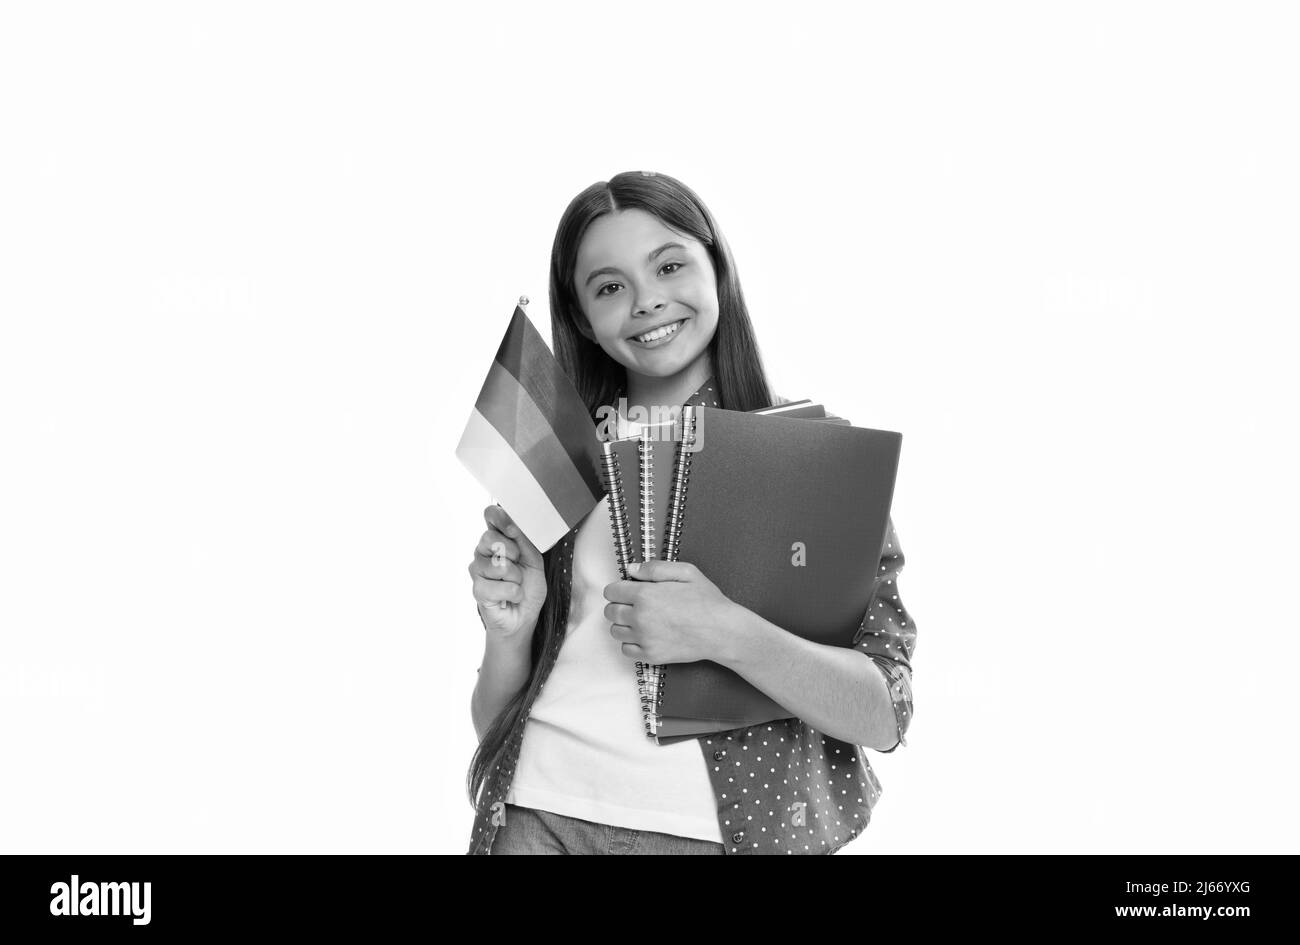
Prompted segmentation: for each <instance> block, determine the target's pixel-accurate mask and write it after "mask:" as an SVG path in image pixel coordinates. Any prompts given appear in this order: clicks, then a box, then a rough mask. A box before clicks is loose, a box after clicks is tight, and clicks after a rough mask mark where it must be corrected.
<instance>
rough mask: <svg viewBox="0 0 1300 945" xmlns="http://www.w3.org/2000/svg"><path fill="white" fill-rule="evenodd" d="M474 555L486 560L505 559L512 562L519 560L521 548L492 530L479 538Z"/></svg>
mask: <svg viewBox="0 0 1300 945" xmlns="http://www.w3.org/2000/svg"><path fill="white" fill-rule="evenodd" d="M474 553H475V554H477V555H482V556H483V557H485V558H492V557H503V558H507V559H508V560H510V561H518V560H519V546H518V545H517V544H515V542H513V541H512V540H510V539H509V538H507V537H506V536H505V535H503V534H501V533H500V532H499V531H496V530H495V529H491V528H489V529H488V530H487V531H485V532H484V533H483V536H482V537H481V538H479V540H478V545H476V546H475V548H474Z"/></svg>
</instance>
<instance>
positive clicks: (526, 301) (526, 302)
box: [519, 295, 528, 305]
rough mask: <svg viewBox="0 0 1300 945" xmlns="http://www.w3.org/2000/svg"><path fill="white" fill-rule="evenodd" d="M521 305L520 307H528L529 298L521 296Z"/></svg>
mask: <svg viewBox="0 0 1300 945" xmlns="http://www.w3.org/2000/svg"><path fill="white" fill-rule="evenodd" d="M519 304H520V305H527V304H528V296H526V295H521V296H519Z"/></svg>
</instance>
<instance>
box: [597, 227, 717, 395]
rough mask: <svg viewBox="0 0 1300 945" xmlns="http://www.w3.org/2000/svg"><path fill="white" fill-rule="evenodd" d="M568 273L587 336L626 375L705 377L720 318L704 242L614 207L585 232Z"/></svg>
mask: <svg viewBox="0 0 1300 945" xmlns="http://www.w3.org/2000/svg"><path fill="white" fill-rule="evenodd" d="M573 281H574V288H575V290H576V291H577V295H578V299H579V301H580V302H581V304H582V310H583V313H584V314H585V315H586V317H587V321H588V323H589V325H590V332H591V338H592V340H593V341H595V342H596V344H598V345H600V347H601V348H602V349H603V350H604V351H605V353H606V354H608V355H609V356H610V357H611V358H613V359H614V360H615V361H617V362H618V363H619V364H621V365H623V367H625V368H626V369H627V370H628V372H629V378H628V380H629V382H632V380H633V378H632V377H631V376H630V375H632V374H639V375H641V376H643V377H646V378H665V379H666V378H672V377H675V376H678V375H683V376H684V377H689V378H690V379H692V380H694V381H696V382H697V383H703V381H704V379H705V378H706V377H707V376H708V374H709V372H710V367H709V360H708V347H709V342H710V341H711V340H712V339H713V333H714V331H715V330H716V328H717V326H718V281H717V276H716V273H715V272H714V269H713V260H712V259H710V258H709V251H708V249H707V247H705V246H704V244H703V243H700V242H699V241H698V240H695V239H692V238H691V237H689V236H685V235H684V234H681V233H678V232H676V231H675V230H671V229H669V228H668V227H667V226H666V225H664V223H663V222H662V221H661V220H660V219H659V218H658V217H656V216H655V215H654V214H652V213H648V212H647V211H645V210H640V209H629V210H618V211H615V212H613V213H608V214H606V215H604V216H602V217H599V218H597V219H596V220H595V221H593V222H592V224H591V225H590V226H589V227H588V228H587V231H586V233H584V234H583V237H582V242H581V244H580V245H579V247H578V261H577V266H576V269H575V271H574V274H573ZM647 335H648V337H647ZM687 386H690V384H689V382H688V383H687Z"/></svg>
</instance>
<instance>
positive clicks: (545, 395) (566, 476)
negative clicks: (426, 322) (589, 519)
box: [456, 300, 605, 551]
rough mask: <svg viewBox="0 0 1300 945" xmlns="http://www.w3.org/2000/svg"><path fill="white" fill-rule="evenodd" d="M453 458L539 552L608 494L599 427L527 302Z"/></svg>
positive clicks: (518, 311)
mask: <svg viewBox="0 0 1300 945" xmlns="http://www.w3.org/2000/svg"><path fill="white" fill-rule="evenodd" d="M521 301H522V300H521ZM456 456H457V458H458V459H460V461H461V462H462V463H464V464H465V468H466V469H468V470H469V471H470V473H472V474H473V476H474V478H475V479H477V480H478V481H479V482H480V483H482V484H483V486H484V487H485V488H486V489H487V490H488V492H490V493H491V494H492V496H493V498H494V499H495V500H496V501H498V502H500V503H501V506H502V507H503V508H504V509H505V510H506V511H507V512H508V513H510V517H511V518H512V519H514V521H515V524H516V525H518V526H519V527H520V528H521V529H522V530H523V533H524V534H525V535H527V536H528V539H529V541H531V542H532V543H533V544H534V545H536V546H537V549H538V551H546V550H548V549H549V548H551V546H553V545H554V544H555V543H556V542H557V541H559V540H560V539H561V538H563V537H564V536H565V535H566V534H568V532H569V530H570V529H571V528H573V527H574V526H575V525H577V524H578V523H579V522H581V521H582V519H583V518H585V517H586V515H587V513H588V512H590V511H591V510H592V509H593V508H595V507H596V504H597V503H599V502H600V500H601V499H602V498H604V496H605V489H604V487H603V486H602V485H601V482H600V476H599V474H598V473H597V463H598V462H599V457H600V441H599V439H598V438H597V436H596V426H595V423H594V422H593V420H592V418H591V415H590V413H589V412H588V410H587V406H586V404H584V403H583V401H582V398H581V397H580V396H578V391H577V389H576V388H575V387H574V386H573V382H572V381H571V380H569V376H568V375H567V374H565V373H564V371H563V369H562V368H561V367H560V365H559V362H557V361H556V360H555V357H554V355H552V354H551V349H550V348H548V347H547V346H546V342H544V341H543V340H542V336H541V335H540V334H538V333H537V329H536V328H534V327H533V323H532V322H530V321H529V320H528V316H527V315H525V314H524V310H523V307H522V305H518V306H515V314H514V317H513V318H511V319H510V327H509V328H507V329H506V333H505V337H504V338H502V339H501V347H500V348H498V349H497V355H496V358H495V359H494V360H493V362H492V367H491V368H490V369H489V370H488V376H487V380H485V381H484V382H483V389H482V390H481V391H479V395H478V400H477V401H476V402H475V404H474V409H473V410H472V411H471V412H470V415H469V422H468V423H466V424H465V432H464V433H463V434H462V435H461V438H460V444H459V445H458V446H457V447H456Z"/></svg>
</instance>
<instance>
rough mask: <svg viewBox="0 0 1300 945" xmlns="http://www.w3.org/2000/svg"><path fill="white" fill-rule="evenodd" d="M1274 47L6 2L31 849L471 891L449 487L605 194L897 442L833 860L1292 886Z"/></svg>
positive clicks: (21, 662)
mask: <svg viewBox="0 0 1300 945" xmlns="http://www.w3.org/2000/svg"><path fill="white" fill-rule="evenodd" d="M1298 40H1300V36H1298V35H1297V30H1296V28H1295V23H1294V21H1293V19H1292V18H1291V17H1289V16H1288V15H1287V13H1286V5H1283V4H1279V5H1267V4H1228V3H1219V4H1207V3H1179V4H1167V5H1166V4H1161V5H1157V4H1151V3H1122V4H1101V3H1089V4H1050V5H1045V4H1035V3H1018V4H1009V3H998V4H950V5H939V4H907V5H901V4H888V5H885V4H882V5H874V6H867V5H864V4H861V3H853V4H848V3H846V4H842V5H840V4H828V3H814V2H802V3H799V4H795V5H790V4H763V3H753V2H750V3H745V4H739V3H736V4H730V3H725V4H724V3H703V4H686V3H676V2H652V3H651V2H648V3H640V4H627V3H609V2H593V3H548V4H531V5H529V4H522V3H520V4H502V3H495V4H490V3H481V4H457V5H452V4H437V5H435V4H411V5H404V4H374V3H370V4H360V3H355V4H303V5H289V4H262V3H259V4H221V5H216V4H212V5H206V6H203V7H200V6H197V5H187V6H185V7H184V8H183V9H182V8H180V7H178V6H177V5H173V4H161V3H160V4H153V5H145V4H118V5H113V6H112V7H106V6H103V5H93V4H87V5H84V6H73V5H66V4H16V5H8V6H6V7H5V12H4V13H3V15H0V129H3V135H4V138H5V143H4V145H3V148H0V165H2V166H0V172H2V173H0V306H2V308H0V313H2V315H3V323H2V324H3V327H2V329H0V454H2V459H3V461H2V463H0V477H2V479H3V486H2V488H0V628H2V629H0V633H2V636H0V758H2V759H3V761H2V762H0V763H2V764H3V769H4V777H3V778H2V779H0V849H2V850H3V851H6V852H40V853H63V852H79V853H89V852H96V853H110V852H121V853H124V852H172V851H183V852H211V851H259V852H295V851H320V852H336V851H370V852H397V851H418V852H450V853H461V852H463V851H464V849H465V848H466V846H467V840H468V834H469V829H470V823H471V809H470V806H469V803H468V801H467V799H466V796H465V792H464V776H465V771H466V766H467V763H468V761H469V757H470V754H471V752H472V749H473V745H474V737H473V729H472V725H471V722H470V716H469V708H468V706H469V697H470V692H471V688H472V686H473V683H474V680H475V669H476V667H477V666H478V664H479V659H480V656H481V651H482V650H481V648H482V628H481V626H480V624H479V621H478V619H477V617H476V616H475V613H474V604H473V601H472V598H471V596H470V582H469V578H468V576H467V574H466V572H465V565H466V564H467V563H468V561H469V559H470V556H471V554H472V550H473V547H474V544H475V542H476V540H477V537H478V535H479V533H480V532H481V531H482V528H483V523H482V518H481V513H482V509H483V507H484V506H485V505H486V504H487V502H488V496H487V495H486V494H485V493H484V492H483V490H482V489H481V488H480V487H479V486H478V485H477V484H476V483H475V482H474V481H473V480H472V479H471V478H470V477H469V476H468V474H467V473H466V472H465V471H464V470H463V469H462V468H461V467H460V465H459V464H458V463H457V462H456V460H455V458H454V456H453V452H452V451H453V448H454V446H455V443H456V440H457V439H458V438H459V435H460V432H461V429H462V428H463V426H464V422H465V419H466V417H467V416H468V412H469V409H470V407H471V405H472V404H473V401H474V398H475V396H476V395H477V392H478V389H479V385H480V384H481V382H482V379H483V376H484V374H485V373H486V370H487V367H488V364H489V363H490V361H491V358H492V354H493V352H494V351H495V349H496V345H497V343H498V341H499V339H500V336H501V333H502V331H503V330H504V328H505V326H506V323H507V321H508V319H509V316H510V313H511V310H512V307H513V305H514V302H515V299H516V298H517V296H519V295H520V294H526V295H528V296H530V297H531V298H532V299H533V303H532V305H531V307H530V314H531V317H532V318H533V319H534V321H535V323H536V324H537V325H538V326H539V328H540V329H541V331H542V333H543V335H544V336H545V337H547V338H548V339H549V337H550V331H549V318H548V314H547V309H546V286H547V283H546V277H547V266H548V262H549V254H550V249H551V240H552V238H553V236H554V230H555V226H556V224H557V222H558V220H559V217H560V214H561V213H562V211H563V210H564V207H565V205H566V204H567V203H568V201H569V200H570V198H572V197H573V196H574V195H575V194H577V193H578V192H579V191H580V190H581V189H583V188H584V187H586V186H587V185H588V184H591V183H593V182H594V181H598V180H605V179H608V178H609V177H610V176H612V175H613V174H615V173H617V172H619V171H622V170H637V169H654V170H658V171H660V172H663V173H667V174H671V175H672V176H675V177H677V178H679V179H681V180H682V181H684V182H686V183H687V184H688V185H689V186H691V187H692V188H694V189H695V190H696V191H697V192H698V193H699V194H700V195H701V196H702V197H703V199H704V200H705V202H706V203H707V204H708V205H709V207H710V208H711V209H712V211H713V212H714V213H715V215H716V216H717V218H718V221H719V223H720V225H721V227H722V229H723V232H724V233H725V234H726V236H727V238H728V240H729V241H730V243H731V245H732V248H733V250H734V253H735V256H736V259H737V262H738V265H739V269H740V275H741V279H742V283H743V285H744V289H745V292H746V296H747V299H748V302H749V305H750V311H751V313H752V317H753V319H754V323H755V326H756V329H757V332H758V336H759V339H760V342H761V344H762V348H763V353H764V356H765V359H766V362H767V365H768V368H769V371H770V375H771V377H772V378H773V380H774V382H775V386H776V388H777V390H778V391H779V392H780V393H783V394H784V395H786V396H791V397H804V396H808V397H812V398H814V399H817V400H820V401H822V402H824V403H825V404H826V405H827V406H828V407H829V408H830V409H831V410H833V411H834V412H836V413H840V414H842V415H844V416H846V417H848V418H850V419H851V420H852V421H853V422H854V423H856V424H858V425H860V426H874V427H878V428H884V429H892V430H899V431H902V432H903V434H904V440H903V453H902V462H901V467H900V474H899V482H898V487H897V493H896V500H895V505H894V511H893V518H894V521H895V523H896V525H897V528H898V533H899V536H900V539H901V542H902V545H903V547H904V550H905V552H906V555H907V561H908V564H907V568H906V570H905V572H904V574H903V577H902V580H901V582H900V590H901V593H902V596H903V600H904V602H905V604H906V606H907V608H908V609H909V611H910V612H911V614H912V616H913V617H914V618H915V620H916V622H917V626H918V633H919V638H918V645H917V649H916V653H915V660H914V670H915V677H914V679H915V692H916V700H917V701H916V717H915V723H914V724H913V726H912V728H911V732H910V734H909V737H908V742H909V744H908V746H907V747H906V748H902V749H900V750H898V751H896V752H895V753H893V754H890V755H880V754H876V753H873V754H872V757H871V760H872V763H873V764H874V765H875V767H876V769H877V771H878V773H879V776H880V778H881V780H882V782H883V784H884V795H883V797H882V800H881V803H880V805H879V806H878V807H877V808H876V814H875V817H874V819H873V822H872V824H871V826H870V827H869V828H868V831H867V833H866V834H865V835H864V836H863V838H861V839H859V840H858V841H856V842H855V843H853V844H852V845H851V846H850V847H848V848H847V849H846V850H845V852H846V853H854V854H873V853H894V852H910V851H950V852H957V851H969V852H976V851H980V852H985V851H1005V852H1030V851H1043V852H1062V853H1064V852H1175V851H1177V852H1266V851H1273V852H1289V853H1295V852H1300V830H1298V829H1297V818H1296V815H1295V809H1296V808H1295V803H1294V792H1295V779H1296V774H1297V765H1296V761H1295V731H1296V723H1297V712H1296V704H1295V698H1294V692H1295V690H1296V683H1295V677H1296V672H1297V666H1300V663H1298V661H1297V656H1298V655H1300V653H1298V649H1300V647H1298V646H1297V640H1296V631H1297V629H1300V627H1298V626H1297V623H1298V622H1297V619H1296V610H1295V604H1294V599H1295V598H1294V593H1293V588H1294V586H1295V571H1296V564H1297V553H1296V526H1297V524H1300V516H1298V515H1297V499H1296V488H1295V483H1296V482H1297V481H1298V480H1300V470H1298V469H1297V450H1296V446H1295V435H1296V427H1297V424H1296V421H1295V413H1294V411H1295V408H1296V405H1297V403H1298V402H1300V400H1298V398H1297V390H1296V384H1295V382H1294V380H1293V377H1294V373H1295V369H1296V365H1295V362H1296V355H1297V349H1296V332H1295V326H1296V324H1297V318H1300V305H1298V304H1297V301H1298V295H1300V292H1298V291H1297V260H1298V259H1300V229H1298V226H1297V220H1300V199H1298V198H1300V186H1298V185H1297V174H1296V168H1297V167H1300V141H1298V140H1297V123H1296V120H1295V118H1296V114H1297V102H1296V95H1295V90H1296V89H1297V88H1300V74H1298V73H1300V68H1298V67H1297V60H1296V56H1295V50H1296V47H1297V41H1298Z"/></svg>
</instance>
